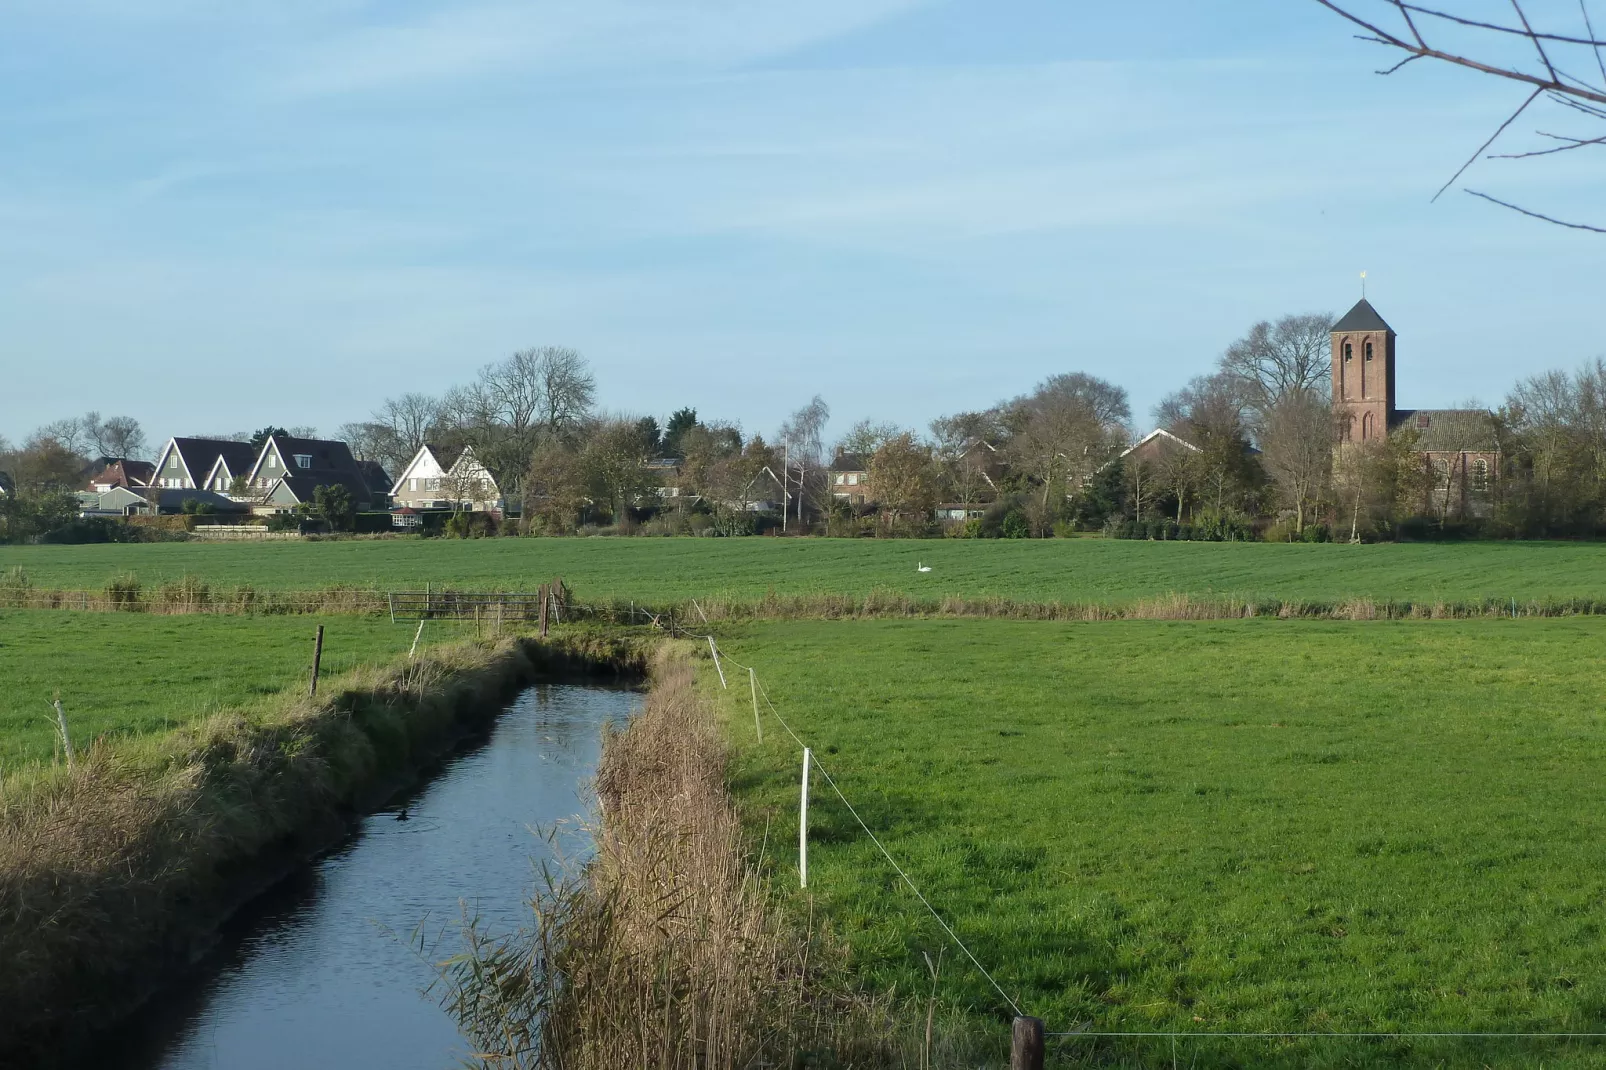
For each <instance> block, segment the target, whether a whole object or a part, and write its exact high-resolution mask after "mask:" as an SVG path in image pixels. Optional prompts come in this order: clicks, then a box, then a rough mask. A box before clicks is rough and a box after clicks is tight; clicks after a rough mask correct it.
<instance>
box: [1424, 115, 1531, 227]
mask: <svg viewBox="0 0 1606 1070" xmlns="http://www.w3.org/2000/svg"><path fill="white" fill-rule="evenodd" d="M1543 92H1544V90H1543V89H1535V90H1534V91H1533V92H1532V93H1530V94H1529V95H1528V99H1527V100H1525V101H1523V102H1522V105H1521V106H1520V107H1519V108H1518V109H1517V110H1516V111H1514V112H1512V113H1511V115H1510V116H1509V117H1508V118H1507V119H1506V121H1505V122H1503V123H1501V124H1500V125H1499V127H1497V128H1496V129H1495V132H1494V133H1492V134H1490V135H1489V140H1488V141H1485V142H1484V143H1483V144H1482V145H1479V146H1478V151H1477V152H1474V153H1473V154H1472V155H1471V156H1469V157H1467V162H1466V163H1464V164H1462V165H1461V166H1460V168H1458V169H1457V170H1456V173H1455V174H1453V175H1451V176H1450V181H1449V182H1446V183H1445V184H1444V185H1442V186H1440V187H1439V192H1438V193H1435V194H1434V195H1433V197H1432V199H1433V200H1435V201H1436V200H1438V199H1439V198H1440V197H1441V196H1443V194H1444V191H1445V190H1447V189H1449V188H1450V186H1451V184H1453V183H1454V182H1455V180H1456V179H1458V178H1460V177H1461V175H1462V173H1463V172H1465V171H1466V169H1467V168H1469V167H1471V166H1472V165H1473V163H1474V162H1476V161H1477V159H1478V157H1479V156H1481V155H1483V152H1484V150H1485V149H1487V148H1488V147H1489V146H1490V145H1493V144H1494V142H1495V138H1497V137H1499V136H1500V135H1501V134H1503V133H1505V132H1506V127H1508V126H1510V125H1511V124H1512V123H1514V122H1516V121H1517V116H1519V115H1521V114H1522V113H1523V112H1525V111H1527V110H1528V105H1530V104H1532V103H1533V102H1534V101H1535V100H1537V99H1538V98H1539V94H1540V93H1543Z"/></svg>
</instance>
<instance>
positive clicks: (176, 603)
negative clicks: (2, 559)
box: [0, 568, 1606, 624]
mask: <svg viewBox="0 0 1606 1070" xmlns="http://www.w3.org/2000/svg"><path fill="white" fill-rule="evenodd" d="M459 593H461V592H459V591H458V590H456V589H454V588H449V587H442V588H438V589H437V590H436V597H437V598H438V599H439V601H440V604H441V605H442V606H445V605H447V604H449V603H450V602H451V600H452V599H453V597H454V596H456V595H457V594H459ZM0 608H13V609H64V610H80V611H85V612H121V613H153V614H194V613H212V614H225V615H233V614H245V615H283V614H303V613H306V614H322V615H327V614H347V615H356V616H384V615H386V614H387V613H388V612H389V609H390V603H389V599H388V596H387V594H386V592H385V591H382V590H378V589H376V588H364V587H356V586H345V585H336V586H333V587H324V588H318V589H314V590H302V591H295V590H271V591H270V590H263V589H259V588H256V587H253V586H251V585H249V584H245V585H240V586H236V587H221V586H214V585H212V584H209V583H207V582H205V581H203V580H201V579H200V578H198V577H195V576H191V575H185V576H182V577H180V578H179V579H178V580H175V581H173V582H170V583H164V584H160V585H157V586H154V587H152V586H145V585H142V584H141V582H140V580H139V578H138V577H137V576H135V575H133V574H131V573H130V574H125V575H122V576H119V577H117V578H115V579H113V580H111V581H110V582H108V583H107V585H106V586H105V587H104V588H103V589H101V590H98V591H87V590H85V591H71V590H58V589H53V588H45V587H38V586H35V585H34V583H33V582H32V580H31V579H30V577H29V576H28V574H27V573H26V572H25V571H23V570H22V569H20V568H14V569H11V570H10V571H8V572H6V573H3V574H0ZM1601 615H1606V598H1595V597H1580V598H1529V599H1517V598H1467V599H1431V600H1423V599H1416V600H1412V599H1402V598H1367V597H1346V598H1332V599H1320V598H1291V599H1290V598H1272V597H1261V598H1250V597H1243V596H1238V595H1191V594H1185V593H1182V592H1177V591H1172V592H1168V593H1164V594H1156V595H1150V596H1145V597H1141V598H1134V599H1130V600H1089V601H1032V600H1028V599H1018V598H1006V597H1001V596H999V597H963V596H958V595H944V596H933V597H920V596H916V595H909V594H904V593H902V592H899V591H897V590H894V589H892V588H889V587H874V588H871V589H870V590H869V591H868V592H867V593H864V594H848V593H828V592H816V593H811V594H777V593H776V592H775V591H774V590H770V591H769V592H767V593H766V594H764V595H762V596H758V597H754V598H730V597H721V596H709V597H703V596H699V597H697V598H685V599H681V600H676V601H668V602H660V603H651V602H645V601H636V600H631V599H623V598H605V599H599V598H595V597H588V596H587V595H586V592H585V591H584V590H583V589H582V590H581V591H580V592H578V594H576V595H574V596H573V603H572V604H569V605H566V606H565V607H564V608H563V610H562V613H561V616H562V617H563V618H564V619H574V620H589V621H595V622H598V623H605V624H646V623H649V622H650V621H651V620H653V619H654V618H660V619H662V618H666V617H667V618H668V619H672V620H676V621H681V622H685V623H688V624H696V623H702V622H704V621H737V622H739V621H764V620H813V619H821V620H847V619H867V618H869V619H887V618H898V617H987V618H996V619H1004V620H1062V621H1064V620H1075V621H1101V620H1240V619H1248V618H1252V617H1280V618H1283V619H1304V620H1468V619H1474V618H1493V617H1545V618H1549V617H1577V616H1601Z"/></svg>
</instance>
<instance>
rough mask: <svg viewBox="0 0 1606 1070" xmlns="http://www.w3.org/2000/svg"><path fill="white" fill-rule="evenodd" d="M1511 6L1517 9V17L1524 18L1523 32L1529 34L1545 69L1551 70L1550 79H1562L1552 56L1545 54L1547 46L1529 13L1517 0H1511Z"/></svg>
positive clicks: (1529, 38)
mask: <svg viewBox="0 0 1606 1070" xmlns="http://www.w3.org/2000/svg"><path fill="white" fill-rule="evenodd" d="M1511 7H1512V9H1513V10H1514V11H1516V13H1517V18H1519V19H1521V20H1522V29H1523V33H1525V34H1526V35H1527V37H1528V40H1530V41H1532V42H1533V45H1534V50H1535V51H1536V52H1538V53H1539V61H1540V62H1541V63H1543V64H1544V65H1545V70H1547V71H1549V72H1550V80H1551V81H1553V82H1555V81H1560V79H1559V78H1557V76H1556V68H1555V65H1554V64H1552V63H1551V62H1550V57H1549V56H1548V55H1546V54H1545V46H1544V44H1543V43H1542V42H1541V41H1540V40H1539V35H1538V34H1536V33H1534V28H1533V26H1531V25H1529V23H1528V15H1527V13H1525V12H1524V11H1523V10H1522V5H1521V4H1520V3H1518V2H1517V0H1511Z"/></svg>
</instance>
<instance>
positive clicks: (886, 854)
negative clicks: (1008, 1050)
mask: <svg viewBox="0 0 1606 1070" xmlns="http://www.w3.org/2000/svg"><path fill="white" fill-rule="evenodd" d="M671 627H672V628H673V629H674V630H675V631H677V632H679V633H681V634H682V635H686V636H692V637H694V638H697V639H706V640H707V641H708V642H709V644H710V646H711V649H713V650H716V651H718V653H719V656H720V657H722V658H724V660H725V662H726V664H728V665H733V666H735V667H736V668H738V669H741V670H743V671H745V672H751V673H752V674H753V681H754V682H755V683H756V684H758V693H759V694H760V695H761V696H763V699H764V705H766V706H768V707H769V711H770V714H771V716H773V717H774V718H775V720H776V722H777V723H778V724H779V725H780V726H781V727H782V728H783V729H785V730H786V734H787V735H789V736H791V737H792V742H794V743H796V744H797V745H798V746H799V747H808V744H806V743H804V742H803V738H802V737H801V736H799V735H798V734H797V733H796V732H794V731H793V730H792V726H791V725H789V724H787V723H786V718H784V717H782V716H781V711H780V710H777V709H776V708H775V702H774V700H773V699H771V698H770V693H769V691H768V690H766V689H765V687H764V681H762V680H760V679H759V678H758V671H757V670H756V669H754V668H753V667H752V666H751V665H743V664H742V663H741V662H739V661H737V660H736V659H735V658H733V657H731V656H730V655H729V654H727V653H725V652H724V651H723V650H720V649H719V641H718V640H717V639H716V638H715V637H714V636H712V635H695V636H694V633H692V632H689V631H686V630H685V629H684V628H681V627H680V626H679V625H678V624H675V625H671ZM808 749H809V751H810V753H811V754H812V755H813V765H814V768H815V769H816V770H818V771H819V773H820V775H821V776H822V777H824V778H825V782H826V783H827V784H829V785H830V786H831V790H832V791H833V792H835V793H836V797H837V798H838V799H841V800H842V805H843V806H845V807H847V808H848V813H850V814H852V815H853V820H854V821H856V822H858V824H859V827H860V828H861V829H863V830H864V834H865V835H866V836H868V837H870V842H871V843H873V844H875V846H876V850H878V851H880V852H881V857H882V858H885V859H886V860H887V864H888V865H890V866H891V867H892V869H893V871H894V872H896V873H897V874H898V876H899V877H900V878H902V880H903V883H904V884H906V885H908V886H909V890H910V891H911V892H913V893H914V895H915V898H916V899H918V900H920V905H921V906H923V907H925V908H926V910H927V912H928V913H930V914H931V917H932V919H933V920H934V921H936V923H937V924H938V925H939V926H941V927H942V931H943V932H945V933H947V934H948V939H950V940H952V941H953V942H954V946H955V947H957V948H959V950H960V951H962V952H964V954H965V957H966V958H967V959H969V960H970V964H971V965H972V966H974V967H976V970H977V972H978V973H980V974H981V975H982V976H983V977H985V978H987V983H988V984H990V985H992V986H993V990H994V991H996V992H997V993H998V995H999V997H1000V998H1002V999H1003V1001H1004V1002H1005V1003H1007V1004H1009V1008H1010V1010H1012V1011H1014V1012H1015V1015H1016V1017H1020V1016H1021V1015H1022V1014H1023V1013H1024V1012H1023V1011H1022V1010H1021V1009H1020V1004H1019V1003H1016V1002H1015V1000H1014V999H1013V998H1012V997H1011V996H1010V994H1009V993H1008V992H1006V991H1004V986H1003V985H1001V984H999V983H998V981H997V980H996V979H995V978H994V977H993V975H992V974H991V973H989V972H988V971H987V967H985V966H983V965H982V964H981V960H980V959H978V958H976V956H975V954H974V953H973V952H972V951H971V950H970V948H969V947H967V946H966V944H965V942H964V941H963V940H961V939H960V938H959V934H958V933H956V932H954V930H953V926H951V925H949V924H948V923H947V922H946V921H944V920H943V917H942V915H941V914H939V913H938V912H937V908H936V907H934V906H932V905H931V901H930V900H929V899H927V898H926V896H925V893H923V892H921V890H920V887H919V886H918V885H917V884H915V882H914V880H913V879H912V878H911V877H910V876H909V874H908V873H907V872H906V871H905V870H904V868H903V867H902V866H900V865H899V864H898V860H897V859H896V858H893V857H892V852H891V851H888V850H887V848H886V845H885V844H883V843H882V842H881V840H880V838H879V837H878V836H876V834H875V833H874V832H873V831H871V829H870V826H869V825H867V824H865V821H864V818H862V817H860V816H859V811H858V810H856V809H854V807H853V803H851V802H849V801H848V797H847V795H846V793H844V792H843V790H842V788H841V787H840V786H839V785H838V784H837V782H836V778H835V777H833V776H832V775H831V773H830V771H829V770H827V769H826V768H825V766H824V765H823V764H822V763H821V762H820V756H819V754H818V752H816V751H815V750H814V748H812V747H809V748H808Z"/></svg>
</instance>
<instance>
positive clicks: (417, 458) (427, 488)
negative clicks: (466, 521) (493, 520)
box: [390, 443, 504, 513]
mask: <svg viewBox="0 0 1606 1070" xmlns="http://www.w3.org/2000/svg"><path fill="white" fill-rule="evenodd" d="M390 498H391V501H392V502H393V503H394V504H395V505H396V506H397V507H398V508H405V509H454V510H467V511H469V512H476V513H500V512H501V511H502V509H503V506H504V502H503V500H502V489H501V487H499V486H498V485H497V482H496V477H495V476H493V475H492V474H491V472H490V470H489V469H487V468H486V467H485V465H483V464H481V463H480V460H479V458H478V457H476V456H475V455H474V447H473V446H463V447H461V448H460V449H456V450H452V449H443V448H442V447H440V446H435V445H432V444H430V443H425V444H424V445H423V446H421V447H419V450H418V452H417V453H415V454H413V459H412V460H411V461H408V462H407V465H406V467H404V468H403V469H402V471H401V475H400V476H398V477H397V478H396V482H395V483H394V484H393V485H392V486H391V488H390Z"/></svg>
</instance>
